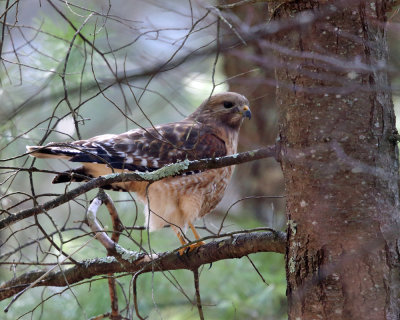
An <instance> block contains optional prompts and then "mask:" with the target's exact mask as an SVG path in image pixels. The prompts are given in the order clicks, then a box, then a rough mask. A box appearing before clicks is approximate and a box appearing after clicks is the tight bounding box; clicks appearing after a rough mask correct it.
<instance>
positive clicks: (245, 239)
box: [0, 231, 286, 300]
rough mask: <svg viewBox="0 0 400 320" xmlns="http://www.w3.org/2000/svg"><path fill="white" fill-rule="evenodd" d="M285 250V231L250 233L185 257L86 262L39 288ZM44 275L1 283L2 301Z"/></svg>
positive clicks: (173, 254) (59, 273) (133, 254)
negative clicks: (113, 274) (100, 276)
mask: <svg viewBox="0 0 400 320" xmlns="http://www.w3.org/2000/svg"><path fill="white" fill-rule="evenodd" d="M285 247H286V234H285V233H284V232H280V231H268V232H251V233H245V234H240V235H234V236H231V237H230V238H226V239H223V240H218V241H213V242H211V243H208V244H205V245H203V246H201V247H199V248H197V249H196V250H193V251H192V252H189V253H188V254H187V255H184V256H180V255H178V254H177V253H176V252H175V251H174V252H165V253H160V254H158V258H157V259H152V258H150V257H149V256H147V255H144V254H137V253H136V252H131V256H130V257H128V256H127V255H125V256H124V255H122V258H124V259H125V260H126V262H127V263H124V264H122V263H120V262H119V261H118V260H117V259H116V258H114V257H107V258H96V259H91V260H86V261H83V262H81V263H80V264H79V265H76V266H74V267H71V268H68V269H66V270H62V271H57V272H53V273H50V274H49V275H47V276H46V277H45V278H44V279H42V280H41V281H39V282H38V283H37V284H36V286H56V287H63V286H66V285H67V284H68V285H72V284H74V283H77V282H79V281H82V280H85V279H90V278H92V277H94V276H99V275H104V274H109V273H121V272H129V273H135V272H140V273H145V272H153V271H166V270H178V269H187V270H195V269H196V268H198V267H200V266H201V265H203V264H208V263H212V262H216V261H219V260H225V259H233V258H241V257H244V256H247V255H249V254H251V253H256V252H277V253H284V252H285ZM45 272H46V271H32V272H27V273H24V274H22V275H20V276H19V277H17V278H15V279H13V280H10V281H8V282H5V283H3V284H1V285H0V300H4V299H6V298H9V297H11V296H12V295H14V294H16V293H18V292H20V291H22V290H24V288H26V287H27V286H29V285H30V284H31V283H33V282H34V281H35V280H37V279H38V278H39V277H41V276H43V274H44V273H45ZM66 281H67V282H66Z"/></svg>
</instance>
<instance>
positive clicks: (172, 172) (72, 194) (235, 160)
mask: <svg viewBox="0 0 400 320" xmlns="http://www.w3.org/2000/svg"><path fill="white" fill-rule="evenodd" d="M268 157H275V158H276V147H275V146H269V147H265V148H261V149H257V150H253V151H246V152H242V153H236V154H233V155H230V156H225V157H219V158H212V159H211V158H210V159H201V160H194V161H188V160H185V161H182V162H178V163H174V164H170V165H167V166H164V167H162V168H160V169H158V170H156V171H153V172H150V173H140V172H132V173H125V172H123V173H114V174H109V175H106V176H101V177H98V178H96V179H92V180H90V181H89V182H86V183H84V184H83V185H81V186H79V187H77V188H75V189H72V190H71V191H69V192H66V193H64V194H63V195H61V196H58V197H56V198H55V199H53V200H50V201H48V202H46V203H44V204H42V205H38V206H35V207H32V208H30V209H26V210H21V211H19V212H17V213H15V214H11V215H9V216H8V217H7V218H5V219H3V220H1V221H0V230H2V229H4V228H5V227H7V226H10V225H12V224H14V223H16V222H18V221H20V220H23V219H26V218H29V217H31V216H33V215H36V214H40V213H43V212H45V211H48V210H50V209H53V208H56V207H58V206H60V205H62V204H64V203H66V202H68V201H70V200H72V199H74V198H76V197H78V196H80V195H82V194H84V193H86V192H88V191H90V190H92V189H95V188H99V187H102V186H104V185H109V184H112V183H116V182H127V181H148V182H154V181H157V180H161V179H163V178H166V177H172V176H177V175H180V174H182V173H185V172H189V171H194V170H207V169H216V168H222V167H226V166H231V165H235V164H240V163H245V162H249V161H253V160H258V159H263V158H268Z"/></svg>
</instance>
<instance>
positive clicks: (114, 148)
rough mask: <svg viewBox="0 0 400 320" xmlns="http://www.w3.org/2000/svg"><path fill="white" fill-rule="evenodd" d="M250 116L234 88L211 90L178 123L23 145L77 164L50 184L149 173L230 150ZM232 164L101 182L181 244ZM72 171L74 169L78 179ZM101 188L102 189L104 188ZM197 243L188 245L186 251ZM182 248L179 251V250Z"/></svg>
mask: <svg viewBox="0 0 400 320" xmlns="http://www.w3.org/2000/svg"><path fill="white" fill-rule="evenodd" d="M246 117H247V118H249V119H250V118H251V112H250V108H249V102H248V100H247V99H246V97H244V96H242V95H241V94H238V93H234V92H225V93H219V94H215V95H213V96H211V97H209V98H208V99H206V100H205V101H204V102H203V103H202V104H201V105H200V106H199V107H198V108H197V110H196V111H194V112H193V113H192V114H191V115H189V116H188V117H187V118H185V119H183V120H182V121H179V122H173V123H167V124H163V125H159V126H155V127H150V128H146V129H134V130H130V131H128V132H125V133H122V134H105V135H100V136H96V137H93V138H90V139H87V140H79V141H74V142H71V143H68V144H65V145H62V146H51V144H48V145H46V146H44V147H43V146H27V150H28V152H29V153H30V155H31V156H34V157H37V158H58V159H66V160H68V161H71V162H80V163H82V167H80V168H77V169H73V170H70V171H67V172H63V173H60V174H59V175H57V176H56V177H55V178H54V180H53V183H62V182H69V181H83V180H85V179H84V178H82V175H84V176H87V177H88V180H89V179H90V178H93V177H99V176H102V175H107V174H110V173H112V172H122V171H125V172H126V171H139V172H151V171H154V170H157V169H159V168H161V167H163V166H164V165H167V164H171V163H175V162H178V161H183V160H185V159H188V160H196V159H204V158H214V157H221V156H226V155H231V154H234V153H236V150H237V144H238V135H239V129H240V126H241V124H242V122H243V119H244V118H246ZM232 172H233V167H232V166H229V167H224V168H219V169H211V170H205V171H202V172H199V171H196V172H187V173H185V174H182V175H179V176H174V177H168V178H165V179H162V180H159V181H156V182H153V183H151V184H150V185H148V182H145V181H140V182H139V181H130V182H121V183H115V184H113V185H111V186H107V187H108V188H109V189H113V190H119V191H128V192H134V193H135V194H136V195H137V197H138V198H139V199H140V200H141V201H142V202H143V203H144V205H145V210H144V213H145V215H146V225H147V226H148V227H149V229H150V231H153V230H156V229H159V228H162V227H163V226H165V225H171V227H172V229H173V230H174V231H175V233H176V234H177V236H178V238H179V240H180V242H181V244H182V245H186V244H187V242H186V240H185V238H184V236H183V234H182V230H186V228H187V227H188V226H189V227H190V228H191V230H192V232H193V235H194V237H195V238H196V240H199V239H200V237H199V235H198V233H197V231H196V229H195V228H194V226H193V224H192V222H193V221H194V220H195V219H196V218H199V217H202V216H204V215H206V214H208V213H209V212H210V211H211V210H213V209H214V208H215V207H216V205H217V204H218V203H219V202H220V201H221V199H222V196H223V194H224V192H225V189H226V186H227V184H228V182H229V180H230V178H231V176H232ZM72 173H78V174H79V178H77V177H74V175H72ZM107 187H105V188H107ZM202 244H203V242H201V241H197V242H196V243H194V244H192V245H190V246H189V251H190V250H192V249H194V248H195V247H197V246H200V245H202ZM185 249H186V248H182V249H181V250H180V254H183V252H184V251H183V250H185Z"/></svg>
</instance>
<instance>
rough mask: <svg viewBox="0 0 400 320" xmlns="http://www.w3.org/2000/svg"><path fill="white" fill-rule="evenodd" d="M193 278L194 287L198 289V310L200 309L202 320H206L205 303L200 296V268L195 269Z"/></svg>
mask: <svg viewBox="0 0 400 320" xmlns="http://www.w3.org/2000/svg"><path fill="white" fill-rule="evenodd" d="M193 278H194V288H195V290H196V305H197V310H198V311H199V317H200V320H204V314H203V305H202V304H201V297H200V286H199V269H198V268H196V269H194V270H193Z"/></svg>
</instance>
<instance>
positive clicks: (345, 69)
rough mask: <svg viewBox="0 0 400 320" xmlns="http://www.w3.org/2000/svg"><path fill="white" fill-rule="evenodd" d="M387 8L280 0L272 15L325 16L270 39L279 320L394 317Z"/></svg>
mask: <svg viewBox="0 0 400 320" xmlns="http://www.w3.org/2000/svg"><path fill="white" fill-rule="evenodd" d="M386 4H387V2H386V1H346V2H338V1H295V2H293V1H290V2H287V3H283V4H282V1H280V5H279V6H278V7H276V10H275V11H274V17H275V18H276V19H278V20H279V19H285V20H290V19H295V17H296V16H297V17H298V15H299V14H303V17H307V16H308V17H310V16H311V15H313V14H314V13H315V14H319V13H320V12H322V11H323V10H324V12H325V13H326V14H324V15H323V16H321V17H319V18H318V19H317V20H316V21H315V22H314V23H313V24H312V25H307V26H305V27H304V28H298V30H296V31H291V32H289V33H285V34H283V33H282V34H280V36H279V37H277V44H278V46H277V47H276V49H277V50H276V54H277V56H278V57H279V59H280V60H281V61H282V62H283V67H280V68H277V70H276V77H277V80H278V81H279V88H278V90H277V101H278V103H279V105H280V108H281V120H280V140H281V143H282V145H281V166H282V169H283V173H284V178H285V186H286V194H287V217H288V233H287V235H288V247H287V252H286V259H287V260H286V272H287V283H288V287H287V296H288V303H289V310H288V312H289V319H374V320H376V319H399V315H400V306H399V285H400V279H399V272H400V268H399V248H398V238H399V195H398V194H399V189H398V158H397V147H396V143H394V142H393V133H395V130H396V129H395V116H394V111H393V104H392V101H391V94H390V83H389V80H388V77H387V46H386V38H385V29H384V27H385V19H386V18H385V11H386V10H387V7H385V5H386ZM305 12H307V14H305V15H304V13H305Z"/></svg>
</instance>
